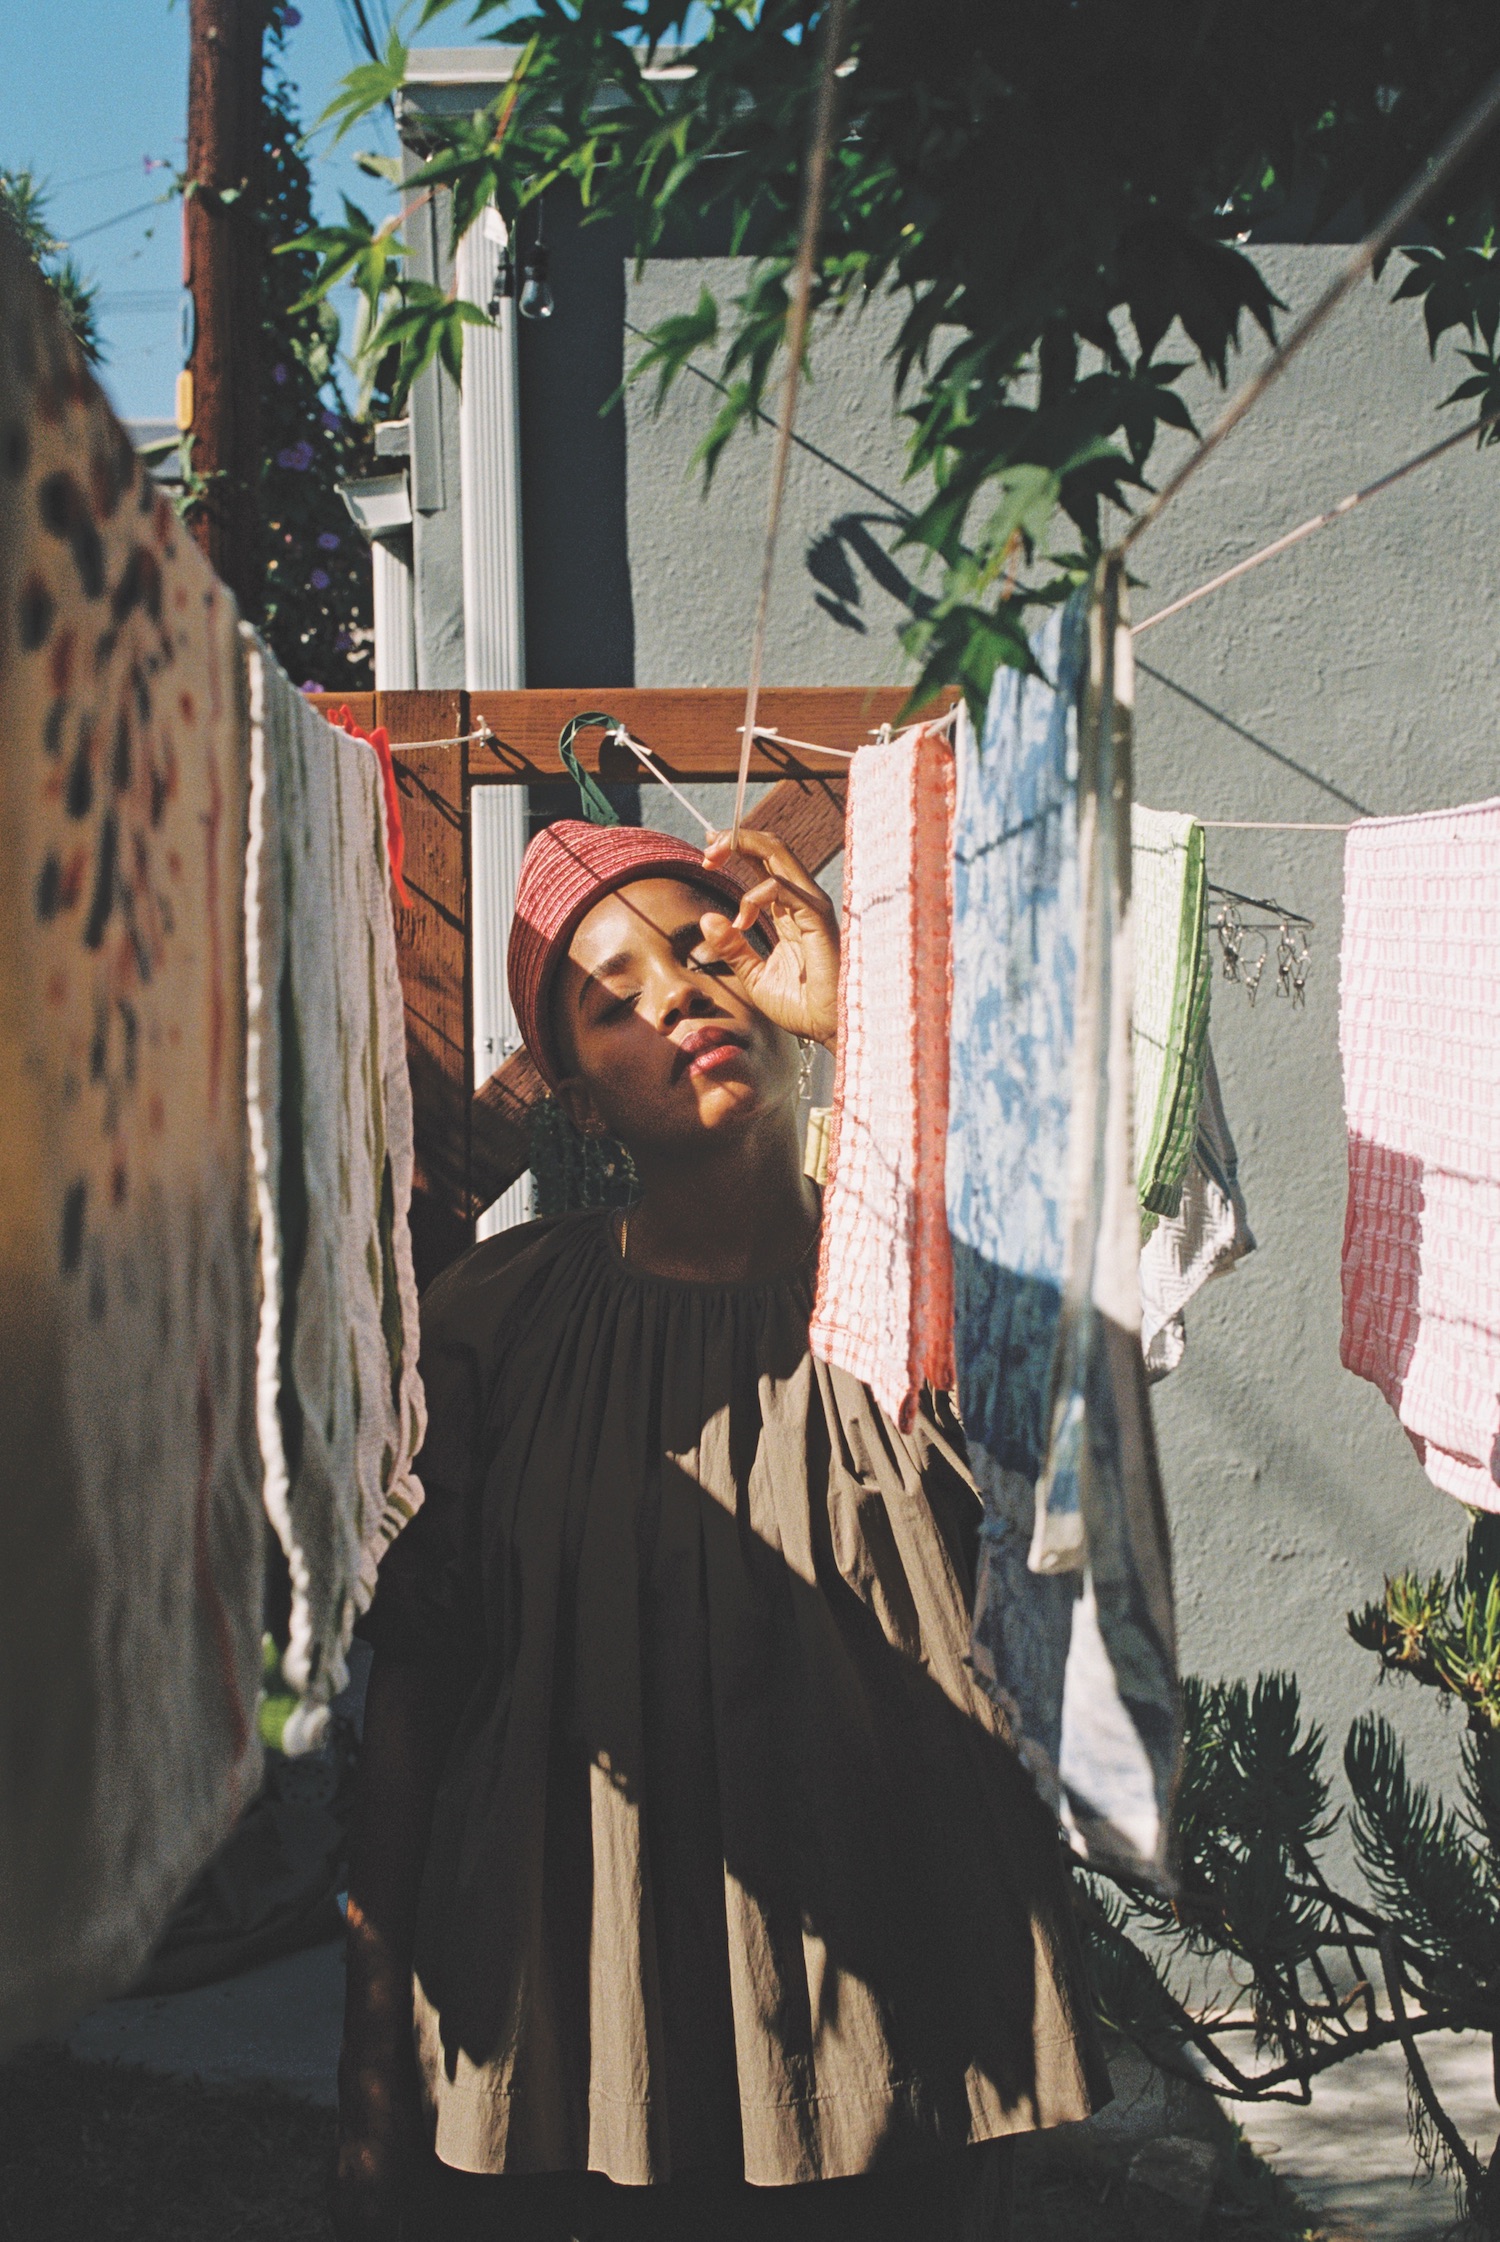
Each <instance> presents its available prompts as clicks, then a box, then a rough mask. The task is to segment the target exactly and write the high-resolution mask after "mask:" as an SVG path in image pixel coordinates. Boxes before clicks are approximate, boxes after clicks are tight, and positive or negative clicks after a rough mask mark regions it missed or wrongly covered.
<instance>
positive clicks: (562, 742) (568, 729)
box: [557, 708, 625, 825]
mask: <svg viewBox="0 0 1500 2242" xmlns="http://www.w3.org/2000/svg"><path fill="white" fill-rule="evenodd" d="M591 724H602V725H603V726H604V727H605V729H606V730H608V731H611V732H613V731H621V732H623V731H624V729H625V727H624V725H623V724H622V723H621V722H620V720H619V718H618V717H617V716H609V715H607V714H606V713H605V711H604V710H603V709H598V708H586V709H585V710H584V712H583V714H582V715H581V716H572V717H570V718H569V719H568V721H567V723H566V724H564V726H563V728H562V732H561V734H560V735H559V738H558V742H557V752H558V755H559V757H560V758H561V760H562V766H563V769H564V770H565V771H566V772H567V774H568V776H569V778H571V779H572V781H573V784H574V785H575V786H576V787H577V789H578V799H579V801H580V803H581V805H582V808H583V814H584V816H585V817H586V818H587V819H588V821H589V823H590V825H618V824H619V822H620V816H619V812H618V811H617V810H616V809H615V808H614V807H613V805H612V804H611V802H610V799H609V796H608V795H607V794H606V793H605V791H604V789H603V788H602V787H601V786H600V785H599V783H598V781H597V779H593V778H591V777H590V776H589V774H588V772H587V771H586V770H585V769H584V767H583V765H582V764H581V763H580V762H579V760H578V757H577V756H576V755H575V754H574V752H573V742H574V740H575V739H576V738H577V736H578V734H579V733H580V732H581V731H583V730H584V728H585V727H586V726H588V725H591Z"/></svg>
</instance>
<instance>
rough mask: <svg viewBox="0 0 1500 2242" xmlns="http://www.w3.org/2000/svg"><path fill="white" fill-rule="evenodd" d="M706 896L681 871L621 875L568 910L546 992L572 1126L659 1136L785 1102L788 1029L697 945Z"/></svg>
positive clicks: (638, 1142) (667, 1138)
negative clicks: (564, 940)
mask: <svg viewBox="0 0 1500 2242" xmlns="http://www.w3.org/2000/svg"><path fill="white" fill-rule="evenodd" d="M718 908H719V905H718V903H717V902H716V901H715V900H714V899H713V898H712V897H710V896H706V895H704V893H703V892H702V891H701V890H699V889H697V888H693V887H689V886H688V885H687V884H686V883H685V882H684V881H682V880H673V879H659V880H632V881H631V883H630V885H629V886H628V887H622V888H617V889H616V890H615V891H614V893H613V894H611V895H606V896H603V897H602V898H601V899H600V901H599V902H597V903H596V904H595V905H594V907H593V909H592V910H591V911H590V912H589V913H588V914H587V916H586V917H585V918H583V919H582V920H581V921H580V923H579V926H578V930H577V932H576V933H575V934H574V936H573V939H572V941H571V942H570V944H569V945H568V954H567V957H566V958H565V959H564V961H563V964H562V967H561V970H560V971H559V974H558V977H557V982H556V985H555V987H554V990H553V997H552V1004H553V1013H552V1017H553V1023H554V1031H555V1033H556V1037H557V1041H558V1044H559V1046H560V1050H559V1056H560V1058H561V1059H562V1061H563V1064H564V1067H565V1069H566V1076H565V1080H564V1083H563V1091H564V1095H565V1097H566V1099H567V1103H568V1107H569V1110H570V1112H571V1114H572V1117H573V1119H574V1121H575V1122H577V1123H578V1124H579V1125H580V1126H583V1125H585V1124H586V1123H587V1122H589V1121H590V1120H594V1119H597V1120H598V1121H600V1122H602V1123H603V1125H604V1127H605V1128H606V1129H607V1130H608V1131H609V1132H610V1134H611V1135H612V1136H616V1137H618V1138H620V1140H621V1141H622V1142H623V1143H625V1144H627V1145H629V1146H631V1147H632V1148H633V1149H635V1148H644V1147H646V1146H649V1145H651V1144H653V1143H657V1144H661V1145H664V1146H665V1145H669V1144H672V1143H681V1142H684V1141H691V1140H692V1139H693V1138H694V1137H696V1136H701V1134H702V1132H703V1131H705V1130H717V1129H722V1128H725V1127H730V1128H732V1127H734V1126H736V1125H737V1124H739V1123H742V1122H744V1121H747V1120H749V1119H750V1118H751V1117H752V1116H753V1115H756V1114H763V1113H766V1112H768V1111H772V1110H775V1109H776V1108H778V1107H781V1106H784V1105H786V1104H787V1103H788V1101H791V1102H793V1103H795V1100H796V1096H797V1073H798V1061H797V1045H796V1041H795V1038H794V1037H792V1036H790V1035H788V1034H786V1032H785V1031H784V1030H783V1029H781V1028H776V1027H773V1026H772V1025H771V1023H770V1021H769V1020H767V1019H766V1018H765V1017H764V1015H763V1014H762V1013H760V1012H757V1010H756V1009H755V1007H754V1005H753V1004H751V1002H750V1000H749V998H748V997H747V996H745V994H744V993H743V991H742V990H741V988H740V986H739V984H738V982H737V981H736V980H735V978H734V976H733V974H732V973H731V972H730V970H729V968H728V967H727V966H725V965H720V964H719V963H718V962H717V960H716V959H715V958H713V957H712V956H711V955H710V953H709V951H708V949H707V948H706V947H705V944H704V941H703V934H702V929H701V927H700V924H699V921H700V919H701V918H702V916H703V913H704V911H705V910H716V909H718Z"/></svg>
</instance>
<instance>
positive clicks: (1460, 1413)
mask: <svg viewBox="0 0 1500 2242" xmlns="http://www.w3.org/2000/svg"><path fill="white" fill-rule="evenodd" d="M1497 896H1500V801H1496V802H1478V803H1475V804H1474V805H1473V806H1472V807H1471V808H1468V809H1459V810H1440V811H1437V812H1435V813H1433V814H1431V815H1429V816H1426V817H1401V818H1380V819H1375V820H1372V821H1371V822H1370V823H1368V824H1361V825H1357V826H1355V828H1354V829H1353V831H1352V832H1351V833H1350V835H1349V840H1348V844H1347V848H1346V851H1345V857H1344V944H1343V955H1342V969H1341V991H1340V1008H1339V1044H1340V1048H1341V1050H1342V1053H1343V1060H1344V1106H1345V1112H1346V1115H1347V1120H1348V1127H1349V1204H1348V1211H1347V1213H1346V1216H1345V1220H1344V1334H1343V1346H1342V1354H1343V1359H1344V1363H1345V1365H1346V1367H1347V1368H1348V1369H1350V1370H1353V1371H1354V1372H1356V1373H1357V1375H1358V1376H1360V1377H1362V1378H1369V1379H1370V1380H1372V1382H1373V1383H1374V1384H1375V1385H1377V1386H1379V1388H1380V1390H1381V1392H1382V1393H1383V1394H1384V1395H1385V1397H1386V1400H1387V1401H1388V1402H1389V1403H1390V1404H1391V1407H1392V1408H1393V1409H1394V1410H1395V1411H1396V1414H1397V1415H1398V1416H1399V1418H1400V1419H1401V1422H1402V1424H1403V1425H1404V1426H1405V1427H1406V1430H1407V1432H1408V1434H1409V1435H1410V1437H1411V1441H1412V1445H1413V1447H1414V1448H1415V1449H1416V1451H1417V1454H1418V1456H1419V1457H1420V1458H1421V1460H1422V1464H1423V1467H1424V1469H1425V1470H1426V1473H1427V1476H1428V1478H1429V1479H1430V1480H1432V1482H1433V1484H1434V1485H1435V1486H1438V1487H1442V1488H1444V1489H1446V1491H1447V1492H1448V1493H1449V1494H1451V1495H1457V1496H1458V1497H1459V1498H1460V1500H1461V1501H1463V1502H1466V1503H1473V1504H1477V1505H1478V1506H1479V1507H1480V1508H1481V1509H1484V1510H1496V1509H1500V1486H1497V1484H1496V1482H1497V1478H1500V980H1497V978H1496V975H1495V972H1494V962H1493V958H1492V956H1491V950H1492V940H1491V921H1492V918H1493V914H1494V908H1495V901H1496V898H1497Z"/></svg>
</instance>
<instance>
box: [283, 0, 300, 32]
mask: <svg viewBox="0 0 1500 2242" xmlns="http://www.w3.org/2000/svg"><path fill="white" fill-rule="evenodd" d="M281 21H282V25H283V27H284V29H286V30H287V31H295V30H296V28H297V26H298V24H299V23H300V22H301V21H302V10H301V9H300V8H294V7H292V6H291V5H290V0H288V5H287V6H285V7H284V8H283V9H282V11H281Z"/></svg>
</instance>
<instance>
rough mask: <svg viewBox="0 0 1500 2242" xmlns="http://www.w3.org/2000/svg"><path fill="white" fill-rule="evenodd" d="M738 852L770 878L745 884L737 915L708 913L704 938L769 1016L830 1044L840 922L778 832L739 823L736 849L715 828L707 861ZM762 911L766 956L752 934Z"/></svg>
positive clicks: (835, 1011)
mask: <svg viewBox="0 0 1500 2242" xmlns="http://www.w3.org/2000/svg"><path fill="white" fill-rule="evenodd" d="M735 854H739V855H740V856H748V857H751V858H753V860H754V861H755V862H756V863H757V864H759V865H761V866H762V868H763V869H764V871H765V874H766V877H765V878H764V879H763V880H757V881H756V883H755V885H754V886H753V887H751V888H749V889H747V891H746V893H745V896H744V900H743V901H742V902H741V904H740V907H739V909H738V911H737V912H736V913H735V915H734V917H733V919H729V918H726V917H725V915H724V913H723V912H722V911H708V912H705V914H704V917H703V922H702V924H703V939H704V941H705V943H706V944H707V946H708V948H709V949H710V950H711V951H712V952H713V954H714V956H715V957H716V958H718V959H720V960H721V961H722V962H723V963H724V964H725V965H727V966H729V967H730V968H731V969H732V971H733V973H734V977H735V979H736V980H737V981H738V982H739V984H740V986H741V988H742V989H743V990H744V991H745V994H746V995H747V996H748V997H749V999H750V1001H751V1003H752V1004H754V1005H755V1006H756V1008H757V1010H759V1011H761V1012H764V1014H765V1016H766V1018H767V1019H768V1020H771V1021H774V1023H775V1025H776V1026H777V1027H779V1028H786V1029H787V1030H788V1031H789V1032H790V1033H791V1034H792V1035H805V1036H810V1037H811V1038H812V1040H813V1041H814V1042H815V1043H823V1044H826V1045H827V1046H828V1048H829V1050H832V1048H833V1045H834V1041H835V1038H836V1036H837V1034H838V997H839V922H838V918H837V916H836V915H835V912H834V908H833V905H832V903H831V902H830V901H829V899H828V897H827V896H826V895H825V894H824V893H823V890H822V889H821V888H820V887H819V885H818V883H817V881H816V880H815V879H814V878H813V877H812V874H811V873H810V872H808V871H807V870H806V869H805V868H804V867H803V866H802V865H801V864H799V863H798V861H797V859H796V857H795V856H793V854H792V852H791V850H790V849H789V848H788V847H787V845H786V843H785V842H784V841H779V840H778V839H777V838H776V836H775V834H774V833H757V832H755V831H754V830H753V829H752V828H751V827H749V826H741V828H740V837H739V844H738V849H737V850H736V848H735V846H734V844H733V843H732V841H731V839H730V836H729V835H728V834H727V833H715V834H713V835H711V836H710V839H709V843H708V846H707V848H706V849H705V850H704V852H703V861H704V863H705V864H708V865H711V866H713V868H714V869H715V870H718V869H720V868H721V867H722V866H723V865H724V864H725V863H726V862H727V860H728V859H729V858H730V857H731V856H732V855H735ZM763 914H764V916H765V917H766V918H767V919H768V920H769V921H770V924H771V927H772V929H773V931H774V933H775V935H776V942H775V945H774V947H773V948H772V950H771V953H770V955H769V957H762V955H761V953H760V951H759V950H757V949H756V947H755V945H754V944H753V943H752V942H751V941H750V940H749V939H748V937H749V933H750V929H751V928H752V927H753V926H754V925H755V924H756V923H757V921H758V920H759V919H760V918H761V916H762V915H763Z"/></svg>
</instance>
